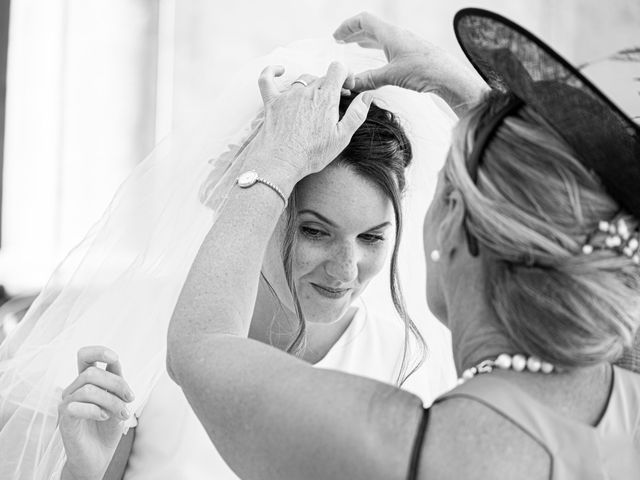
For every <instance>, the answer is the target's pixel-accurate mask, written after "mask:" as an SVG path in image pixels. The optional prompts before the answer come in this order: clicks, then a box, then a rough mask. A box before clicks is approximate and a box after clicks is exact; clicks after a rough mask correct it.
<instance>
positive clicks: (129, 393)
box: [124, 390, 136, 401]
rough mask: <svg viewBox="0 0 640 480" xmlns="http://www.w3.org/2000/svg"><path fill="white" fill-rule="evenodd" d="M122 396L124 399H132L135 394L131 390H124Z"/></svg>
mask: <svg viewBox="0 0 640 480" xmlns="http://www.w3.org/2000/svg"><path fill="white" fill-rule="evenodd" d="M124 398H125V400H129V401H131V400H134V399H135V398H136V396H135V395H134V394H133V392H132V391H131V390H127V391H125V392H124Z"/></svg>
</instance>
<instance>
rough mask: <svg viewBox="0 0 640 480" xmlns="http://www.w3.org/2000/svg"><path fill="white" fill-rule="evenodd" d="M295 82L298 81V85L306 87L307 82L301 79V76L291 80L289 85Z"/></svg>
mask: <svg viewBox="0 0 640 480" xmlns="http://www.w3.org/2000/svg"><path fill="white" fill-rule="evenodd" d="M296 83H299V84H300V85H302V86H303V87H308V86H309V84H308V83H307V82H305V81H304V80H302V79H301V78H299V79H297V80H294V81H293V82H291V85H295V84H296Z"/></svg>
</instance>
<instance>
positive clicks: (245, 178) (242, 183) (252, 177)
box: [236, 170, 287, 207]
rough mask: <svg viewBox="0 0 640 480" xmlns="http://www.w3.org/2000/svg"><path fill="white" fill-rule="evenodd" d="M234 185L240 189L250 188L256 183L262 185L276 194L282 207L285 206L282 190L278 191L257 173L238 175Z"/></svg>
mask: <svg viewBox="0 0 640 480" xmlns="http://www.w3.org/2000/svg"><path fill="white" fill-rule="evenodd" d="M236 183H237V184H238V186H239V187H240V188H251V187H253V186H254V185H255V184H256V183H262V184H263V185H266V186H267V187H269V188H270V189H271V190H273V191H274V192H276V193H277V194H278V195H279V196H280V198H281V199H282V201H283V202H284V206H285V207H286V206H287V198H286V197H285V196H284V193H282V190H280V188H278V187H277V186H276V185H274V184H273V183H271V182H270V181H268V180H265V179H264V178H261V177H260V175H258V172H256V171H255V170H247V171H246V172H244V173H242V174H240V175H239V176H238V178H237V179H236Z"/></svg>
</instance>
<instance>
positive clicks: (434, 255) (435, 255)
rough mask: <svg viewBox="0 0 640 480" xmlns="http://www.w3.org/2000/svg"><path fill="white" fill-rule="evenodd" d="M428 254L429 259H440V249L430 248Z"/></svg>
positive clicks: (436, 260) (434, 260)
mask: <svg viewBox="0 0 640 480" xmlns="http://www.w3.org/2000/svg"><path fill="white" fill-rule="evenodd" d="M429 256H430V257H431V261H432V262H434V263H436V262H439V261H440V250H436V249H434V250H431V253H430V254H429Z"/></svg>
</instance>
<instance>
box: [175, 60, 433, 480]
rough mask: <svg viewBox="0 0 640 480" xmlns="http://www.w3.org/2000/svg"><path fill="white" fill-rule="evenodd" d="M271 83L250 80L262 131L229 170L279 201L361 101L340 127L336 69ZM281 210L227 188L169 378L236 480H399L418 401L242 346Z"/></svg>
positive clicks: (335, 147) (334, 141)
mask: <svg viewBox="0 0 640 480" xmlns="http://www.w3.org/2000/svg"><path fill="white" fill-rule="evenodd" d="M265 77H266V78H265ZM272 77H273V71H266V73H265V74H263V77H262V79H261V82H260V83H261V91H262V93H263V97H265V111H266V114H265V123H264V127H263V130H262V131H261V132H260V134H259V135H258V136H257V137H256V139H255V140H254V142H252V143H251V144H250V145H249V146H248V147H247V148H246V149H245V151H244V152H243V154H242V158H240V159H238V161H244V162H245V163H244V165H245V166H246V169H254V170H256V171H257V172H258V173H259V174H260V175H261V176H263V177H264V178H266V179H267V180H269V181H271V182H273V183H274V184H276V185H278V186H279V187H280V188H281V189H282V190H283V191H284V193H285V195H287V196H288V194H289V193H290V192H291V190H292V188H293V186H294V185H295V183H297V181H299V179H300V178H302V177H303V176H304V175H306V174H307V173H308V172H309V171H317V170H320V169H321V168H323V167H324V166H325V165H326V164H328V163H329V162H330V161H331V160H332V159H333V158H335V157H336V156H337V154H338V153H339V152H340V151H341V150H342V148H344V146H346V144H347V143H348V141H349V139H350V137H351V135H352V134H353V132H354V131H355V130H356V128H357V127H358V126H359V125H360V123H361V122H362V121H363V120H364V118H365V116H366V110H367V108H368V103H369V101H368V100H367V101H365V102H363V100H362V97H361V99H360V100H358V99H356V100H354V102H353V103H352V105H351V109H353V110H351V109H350V111H348V112H347V114H345V116H344V117H343V120H342V121H341V122H338V112H337V103H338V99H339V94H340V87H341V86H342V85H343V83H344V80H345V78H346V70H345V69H344V67H340V66H335V65H332V67H330V70H329V72H328V74H327V77H326V78H324V79H320V80H318V81H317V82H318V83H317V84H316V82H314V83H313V84H312V85H310V86H309V87H303V86H301V85H295V86H293V87H292V88H291V89H290V90H289V91H288V92H286V93H284V94H282V95H279V94H277V93H269V92H273V91H275V88H274V89H271V88H270V85H271V83H272V81H273V78H272ZM265 90H266V93H265ZM345 119H346V120H345ZM282 209H283V203H282V200H281V199H280V197H279V196H278V195H277V194H276V193H275V192H274V191H272V190H271V189H270V188H269V187H267V186H265V185H262V184H256V185H254V186H253V187H251V188H249V189H246V190H241V189H240V188H234V189H233V190H232V191H231V193H230V195H229V197H228V199H227V202H226V204H225V207H224V209H223V210H222V211H221V212H220V213H219V216H218V219H217V221H216V222H215V225H214V226H213V227H212V229H211V230H210V232H209V233H208V235H207V237H206V239H205V241H204V243H203V245H202V246H201V249H200V251H199V253H198V255H197V257H196V259H195V261H194V264H193V266H192V269H191V271H190V273H189V275H188V278H187V281H186V283H185V285H184V288H183V290H182V293H181V295H180V298H179V300H178V304H177V306H176V310H175V312H174V315H173V318H172V320H171V324H170V327H169V337H168V357H167V366H168V370H169V373H170V375H171V376H172V378H173V379H174V380H175V381H176V382H177V383H178V384H179V385H180V386H181V387H182V389H183V390H184V392H185V394H186V396H187V398H188V400H189V402H190V404H191V405H192V407H193V409H194V411H195V412H196V414H197V415H198V418H199V419H200V421H201V422H202V424H203V425H204V427H205V429H206V430H207V432H208V433H209V436H210V437H211V438H212V440H213V441H214V443H215V444H216V447H217V448H218V450H219V451H220V453H221V454H222V456H223V457H224V458H225V460H227V461H228V462H229V464H230V465H231V466H232V468H233V469H234V470H236V472H237V473H238V474H240V476H242V477H243V478H249V479H252V478H255V479H262V480H264V479H269V478H273V479H278V480H282V479H286V478H292V479H300V478H305V479H313V478H354V479H355V478H367V479H371V478H385V479H389V478H402V477H403V476H404V475H405V474H406V469H407V466H408V462H409V455H410V450H411V444H412V442H413V436H414V434H415V429H416V428H417V425H418V421H419V417H420V415H421V412H422V410H421V405H422V404H421V402H420V400H419V399H418V398H417V397H415V396H413V395H410V394H408V393H405V392H400V391H398V390H396V389H394V388H393V387H390V386H387V385H384V384H380V383H377V382H374V381H370V380H366V379H361V378H357V377H352V376H349V375H345V374H341V373H337V372H331V371H322V370H316V369H314V368H312V367H310V366H309V365H307V364H305V363H304V362H302V361H300V360H297V359H295V358H293V357H291V356H289V355H286V354H284V353H282V352H279V351H278V350H276V349H273V348H271V347H268V346H265V345H263V344H260V343H258V342H255V341H252V340H249V339H246V338H243V337H246V335H247V331H248V327H249V322H250V319H251V316H252V310H253V306H254V303H255V298H256V292H257V285H258V278H259V272H260V268H261V265H262V259H263V256H264V251H265V248H266V245H267V242H268V240H269V238H270V236H271V233H272V231H273V229H274V227H275V225H276V222H277V221H278V218H279V216H280V214H281V212H282ZM276 459H277V461H276Z"/></svg>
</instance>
